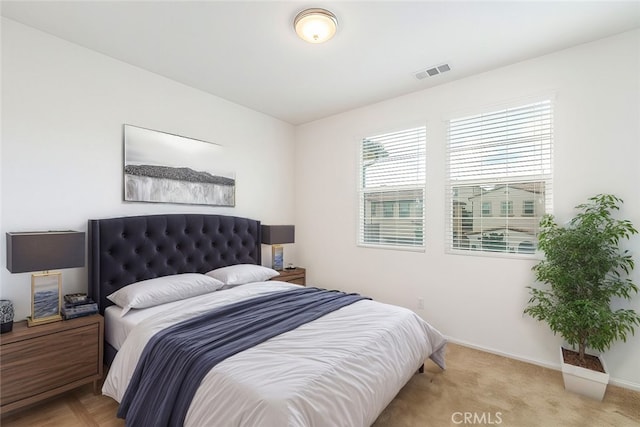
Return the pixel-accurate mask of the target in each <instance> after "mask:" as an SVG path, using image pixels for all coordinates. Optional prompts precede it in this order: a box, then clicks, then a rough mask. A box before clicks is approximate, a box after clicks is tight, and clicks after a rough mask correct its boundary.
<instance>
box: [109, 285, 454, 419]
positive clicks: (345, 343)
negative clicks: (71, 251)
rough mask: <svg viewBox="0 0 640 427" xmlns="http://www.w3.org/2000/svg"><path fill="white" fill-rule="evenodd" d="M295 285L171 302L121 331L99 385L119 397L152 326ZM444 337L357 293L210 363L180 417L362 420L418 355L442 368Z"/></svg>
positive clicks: (393, 390) (405, 376)
mask: <svg viewBox="0 0 640 427" xmlns="http://www.w3.org/2000/svg"><path fill="white" fill-rule="evenodd" d="M295 286H297V285H292V284H288V283H284V282H275V281H271V282H260V283H252V284H248V285H243V286H239V287H236V288H233V289H228V290H225V291H218V292H213V293H211V294H207V295H201V296H198V297H195V298H190V299H188V300H184V301H183V302H182V303H181V304H178V306H179V307H176V304H175V303H173V304H171V307H170V308H168V309H167V310H166V311H162V312H159V313H156V314H154V315H152V316H151V317H149V318H147V319H145V320H144V321H142V322H141V323H140V324H138V325H137V326H136V327H135V328H134V329H133V330H132V331H131V333H130V334H129V336H128V337H127V339H126V340H125V342H124V344H123V345H122V348H121V349H120V351H119V352H118V354H117V356H116V358H115V360H114V361H113V364H112V366H111V368H110V369H109V374H108V376H107V379H106V381H105V383H104V386H103V388H102V392H103V394H105V395H107V396H110V397H112V398H113V399H115V400H117V401H118V402H120V400H121V399H122V397H123V396H124V393H125V391H126V388H127V385H128V384H129V380H130V379H131V376H132V375H133V371H134V369H135V367H136V363H137V360H138V358H139V357H140V355H141V353H142V350H143V349H144V346H145V344H146V343H147V341H148V340H149V338H150V337H151V336H153V335H154V334H155V333H156V332H158V331H160V330H162V329H164V328H166V327H168V326H170V325H173V324H175V323H177V322H179V321H182V320H184V319H186V318H189V317H192V316H195V315H197V314H199V313H202V312H203V311H205V310H209V309H211V308H213V307H219V306H221V305H224V304H228V303H230V302H233V301H237V300H240V299H243V298H249V297H253V296H257V295H261V294H264V293H267V292H273V291H282V290H286V289H291V288H293V287H295ZM445 342H446V341H445V339H444V337H443V336H442V335H441V334H440V332H438V331H437V330H436V329H434V328H433V327H431V326H430V325H429V324H428V323H426V322H425V321H423V320H422V319H421V318H420V317H419V316H418V315H416V314H415V313H413V312H412V311H410V310H407V309H404V308H401V307H397V306H393V305H388V304H383V303H379V302H375V301H370V300H364V301H359V302H356V303H354V304H352V305H349V306H347V307H343V308H341V309H339V310H337V311H334V312H332V313H330V314H328V315H326V316H324V317H321V318H320V319H318V320H315V321H313V322H311V323H308V324H306V325H303V326H301V327H299V328H297V329H294V330H292V331H289V332H287V333H284V334H282V335H279V336H277V337H275V338H272V339H270V340H268V341H266V342H264V343H262V344H259V345H257V346H255V347H254V348H251V349H249V350H246V351H243V352H241V353H239V354H236V355H234V356H232V357H229V358H228V359H226V360H224V361H223V362H221V363H219V364H218V365H216V366H215V367H214V368H213V369H212V370H211V371H210V372H209V374H208V375H207V376H206V377H205V378H204V380H203V382H202V384H201V385H200V388H199V389H198V391H197V392H196V394H195V396H194V399H193V401H192V403H191V407H190V408H189V411H188V413H187V417H186V420H185V426H197V427H201V426H260V427H283V426H331V427H336V426H369V425H371V424H372V423H373V422H374V421H375V420H376V418H377V417H378V415H379V414H380V412H382V410H383V409H384V408H385V407H386V406H387V405H388V404H389V402H390V401H391V400H392V399H393V398H394V397H395V395H396V394H397V393H398V391H399V390H400V389H401V388H402V387H403V386H404V384H406V382H407V381H408V380H409V379H410V378H411V376H412V375H414V373H415V372H416V369H417V368H418V367H419V366H420V365H421V364H422V363H423V362H424V361H425V360H426V359H427V358H428V357H431V358H432V359H433V360H434V361H435V362H436V363H438V364H439V365H440V366H441V367H442V368H444V360H443V350H444V345H445ZM426 403H427V404H428V402H426Z"/></svg>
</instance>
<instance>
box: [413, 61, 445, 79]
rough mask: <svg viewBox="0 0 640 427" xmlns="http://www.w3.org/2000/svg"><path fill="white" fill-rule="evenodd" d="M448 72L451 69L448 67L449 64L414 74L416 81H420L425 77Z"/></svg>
mask: <svg viewBox="0 0 640 427" xmlns="http://www.w3.org/2000/svg"><path fill="white" fill-rule="evenodd" d="M449 70H451V67H450V66H449V64H442V65H438V66H435V67H431V68H428V69H426V70H423V71H418V72H417V73H416V79H418V80H422V79H425V78H427V77H433V76H437V75H438V74H442V73H446V72H447V71H449Z"/></svg>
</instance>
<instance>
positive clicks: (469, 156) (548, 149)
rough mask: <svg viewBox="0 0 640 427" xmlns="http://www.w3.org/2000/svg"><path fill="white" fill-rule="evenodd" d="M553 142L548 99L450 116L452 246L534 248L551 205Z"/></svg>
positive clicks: (530, 250) (518, 250)
mask: <svg viewBox="0 0 640 427" xmlns="http://www.w3.org/2000/svg"><path fill="white" fill-rule="evenodd" d="M552 143H553V111H552V103H551V101H550V100H545V101H541V102H536V103H532V104H528V105H522V106H518V107H515V108H508V109H504V110H500V111H492V112H488V113H482V114H478V115H474V116H469V117H462V118H455V119H451V120H449V130H448V145H447V167H448V180H447V195H448V203H447V206H448V209H449V212H448V213H447V217H448V218H449V221H448V226H447V247H448V249H449V250H450V251H452V250H455V251H482V252H492V253H495V252H501V253H525V254H531V253H533V252H534V251H535V244H536V234H537V231H538V223H539V222H540V218H541V217H542V215H544V213H545V212H550V210H551V200H552V192H551V190H552V177H551V153H552V145H553V144H552ZM494 203H495V207H496V209H497V208H498V207H500V210H499V214H498V211H497V210H496V212H495V213H493V214H492V209H491V207H492V206H494ZM461 253H464V252H461Z"/></svg>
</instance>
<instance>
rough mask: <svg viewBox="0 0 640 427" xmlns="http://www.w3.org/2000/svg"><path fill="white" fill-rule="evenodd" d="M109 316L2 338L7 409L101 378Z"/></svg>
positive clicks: (18, 329) (0, 371)
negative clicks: (106, 320) (106, 324)
mask: <svg viewBox="0 0 640 427" xmlns="http://www.w3.org/2000/svg"><path fill="white" fill-rule="evenodd" d="M103 337H104V320H103V318H102V316H100V315H98V314H96V315H91V316H86V317H79V318H76V319H72V320H63V321H60V322H55V323H49V324H45V325H38V326H34V327H31V328H30V327H27V322H26V321H21V322H17V323H16V324H14V328H13V331H12V332H8V333H6V334H3V335H2V336H1V337H0V383H1V384H2V394H1V397H0V412H2V413H3V414H4V413H6V412H9V411H12V410H14V409H18V408H21V407H23V406H26V405H30V404H32V403H36V402H39V401H40V400H43V399H46V398H48V397H51V396H55V395H56V394H59V393H62V392H65V391H67V390H71V389H74V388H76V387H79V386H81V385H84V384H87V383H90V382H93V385H94V392H97V390H98V389H97V385H98V380H100V379H101V378H102V340H103Z"/></svg>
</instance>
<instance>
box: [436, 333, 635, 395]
mask: <svg viewBox="0 0 640 427" xmlns="http://www.w3.org/2000/svg"><path fill="white" fill-rule="evenodd" d="M446 338H447V341H449V342H451V343H453V344H458V345H461V346H463V347H469V348H473V349H475V350H480V351H484V352H486V353H491V354H496V355H498V356H503V357H508V358H509V359H514V360H519V361H520V362H525V363H531V364H532V365H537V366H542V367H543V368H549V369H553V370H554V371H561V370H562V367H561V366H560V364H559V363H557V364H556V363H548V362H543V361H541V360H537V359H532V358H529V357H524V356H519V355H516V354H511V353H506V352H504V351H500V350H496V349H493V348H489V347H483V346H481V345H477V344H473V343H470V342H468V341H464V340H459V339H456V338H452V337H446ZM609 384H611V385H614V386H617V387H622V388H626V389H629V390H633V391H640V384H638V383H634V382H631V381H627V380H621V379H619V378H613V377H611V378H610V379H609Z"/></svg>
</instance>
